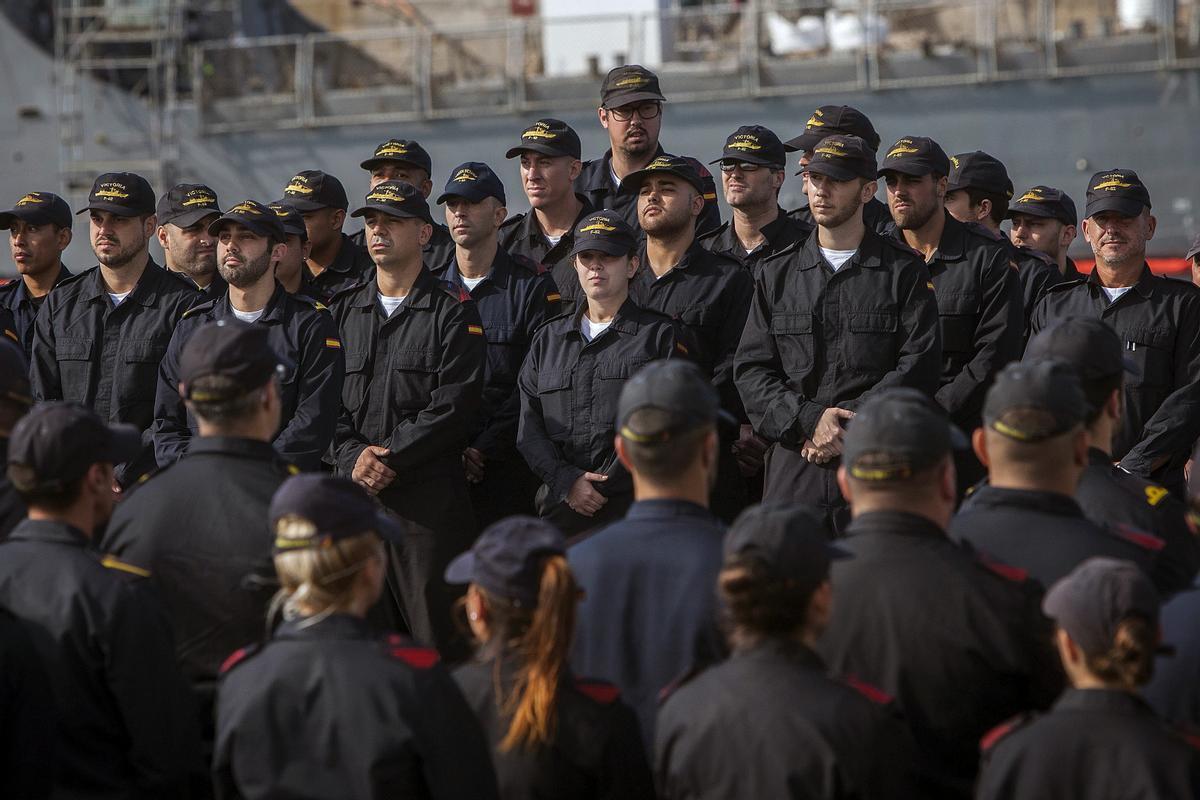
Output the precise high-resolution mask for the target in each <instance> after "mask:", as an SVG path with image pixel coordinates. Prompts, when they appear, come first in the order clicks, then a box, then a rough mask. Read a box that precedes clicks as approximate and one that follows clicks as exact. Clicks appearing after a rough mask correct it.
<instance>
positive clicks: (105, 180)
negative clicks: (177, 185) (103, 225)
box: [75, 172, 155, 217]
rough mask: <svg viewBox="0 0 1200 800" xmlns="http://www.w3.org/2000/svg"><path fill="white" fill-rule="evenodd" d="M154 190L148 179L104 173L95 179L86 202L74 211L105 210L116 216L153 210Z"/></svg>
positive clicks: (141, 213)
mask: <svg viewBox="0 0 1200 800" xmlns="http://www.w3.org/2000/svg"><path fill="white" fill-rule="evenodd" d="M154 205H155V203H154V190H153V189H151V188H150V182H149V181H147V180H146V179H145V178H143V177H142V176H141V175H138V174H136V173H133V172H106V173H104V174H103V175H101V176H100V177H98V178H96V182H95V183H93V184H92V191H91V192H90V193H89V194H88V201H87V205H86V206H84V207H83V208H81V209H79V210H78V211H76V212H75V214H76V216H78V215H80V214H83V213H84V212H87V211H107V212H109V213H110V214H116V215H117V216H120V217H138V216H141V215H143V214H153V213H154Z"/></svg>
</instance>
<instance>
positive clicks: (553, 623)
mask: <svg viewBox="0 0 1200 800" xmlns="http://www.w3.org/2000/svg"><path fill="white" fill-rule="evenodd" d="M539 575H540V577H539V580H538V598H537V605H536V606H534V607H533V608H528V607H524V606H520V605H517V604H516V603H514V602H512V601H511V600H508V599H506V598H503V597H500V596H498V595H495V594H493V593H491V592H488V591H487V590H486V589H484V588H483V587H481V586H479V585H478V584H475V589H476V591H478V592H479V593H480V594H481V595H482V596H483V598H484V601H485V603H486V606H487V610H488V624H489V625H490V626H491V629H492V631H493V640H494V641H498V642H500V643H502V645H503V647H504V649H505V650H506V651H508V652H510V653H514V654H516V656H517V658H518V661H519V662H520V665H521V666H520V670H519V672H518V674H517V681H516V685H515V686H514V687H513V691H512V694H511V695H509V697H507V698H503V699H502V700H501V708H502V710H503V711H504V713H506V714H511V715H512V723H511V724H510V725H509V728H508V733H507V734H506V735H505V737H504V739H503V740H502V741H501V742H500V745H499V747H500V750H501V752H504V751H508V750H512V749H514V748H531V747H536V746H540V745H548V744H550V743H551V741H552V740H553V738H554V733H555V729H556V725H557V712H558V691H559V685H560V683H561V681H562V678H563V675H564V674H565V672H566V664H567V654H568V652H569V650H570V647H571V639H572V637H573V635H574V633H575V606H576V603H577V602H578V600H579V585H578V584H577V583H576V582H575V576H574V574H572V572H571V568H570V567H569V566H568V565H567V559H566V557H565V556H562V555H558V554H553V555H547V556H545V557H544V558H542V559H541V562H540V565H539ZM499 665H500V662H499V660H497V662H496V666H497V676H496V678H497V686H498V685H499V673H498V670H499ZM500 696H501V693H500V692H497V697H500Z"/></svg>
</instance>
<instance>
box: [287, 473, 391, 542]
mask: <svg viewBox="0 0 1200 800" xmlns="http://www.w3.org/2000/svg"><path fill="white" fill-rule="evenodd" d="M267 513H268V516H269V517H270V520H271V531H272V532H273V533H274V534H275V547H274V552H275V553H276V555H278V554H279V553H290V552H293V551H296V550H308V549H314V548H316V549H320V548H326V547H332V546H333V545H334V544H336V543H337V542H339V541H341V540H342V539H349V538H350V537H352V536H359V535H361V534H364V533H367V532H368V531H373V532H374V533H375V534H376V535H377V536H379V538H381V539H384V540H386V541H389V542H393V543H395V544H401V543H403V540H404V527H403V525H402V524H401V523H400V521H399V520H398V519H396V518H395V517H393V516H392V515H391V514H390V513H388V512H387V511H386V510H385V509H384V508H383V506H381V505H379V504H378V503H376V502H375V500H374V498H372V497H371V496H370V495H369V494H367V492H366V490H365V489H363V488H362V487H361V486H359V485H358V484H357V483H355V482H354V481H352V480H349V479H348V478H336V477H334V476H332V475H324V474H322V473H319V472H308V473H304V474H301V475H294V476H292V477H290V478H288V479H287V480H286V481H284V482H283V483H282V484H281V485H280V486H279V488H278V489H276V490H275V495H274V496H273V497H272V498H271V507H270V509H269V511H268V512H267Z"/></svg>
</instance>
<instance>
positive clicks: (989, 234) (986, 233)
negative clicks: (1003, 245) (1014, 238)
mask: <svg viewBox="0 0 1200 800" xmlns="http://www.w3.org/2000/svg"><path fill="white" fill-rule="evenodd" d="M963 225H964V226H965V227H966V229H967V230H968V231H970V232H971V233H974V234H976V235H977V236H982V237H983V238H985V239H991V240H992V241H993V242H1007V241H1008V237H1006V236H1005V235H1004V234H1002V233H1000V232H999V231H994V230H992V229H991V228H989V227H988V226H986V225H983V224H981V223H979V222H964V223H963ZM1010 244H1011V243H1010Z"/></svg>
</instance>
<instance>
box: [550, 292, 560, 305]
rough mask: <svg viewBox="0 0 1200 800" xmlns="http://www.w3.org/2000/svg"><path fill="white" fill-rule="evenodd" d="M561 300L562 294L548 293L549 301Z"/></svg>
mask: <svg viewBox="0 0 1200 800" xmlns="http://www.w3.org/2000/svg"><path fill="white" fill-rule="evenodd" d="M560 300H562V295H561V294H559V293H558V292H550V293H548V294H547V295H546V302H547V303H557V302H558V301H560Z"/></svg>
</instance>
